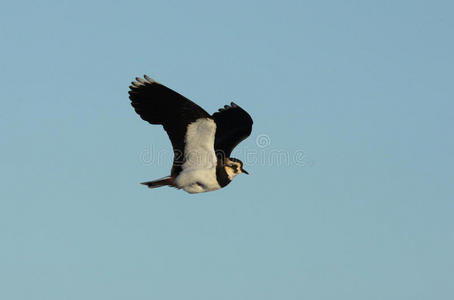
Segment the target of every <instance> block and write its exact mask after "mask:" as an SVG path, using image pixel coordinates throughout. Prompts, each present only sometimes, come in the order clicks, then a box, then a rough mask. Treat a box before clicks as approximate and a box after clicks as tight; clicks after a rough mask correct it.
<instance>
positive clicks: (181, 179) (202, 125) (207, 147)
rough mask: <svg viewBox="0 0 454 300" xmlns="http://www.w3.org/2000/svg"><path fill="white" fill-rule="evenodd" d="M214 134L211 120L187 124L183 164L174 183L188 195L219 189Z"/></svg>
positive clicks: (214, 124) (213, 124) (213, 125)
mask: <svg viewBox="0 0 454 300" xmlns="http://www.w3.org/2000/svg"><path fill="white" fill-rule="evenodd" d="M215 133H216V123H215V122H214V121H213V120H212V119H209V118H203V119H199V120H197V121H195V122H194V123H191V124H189V126H188V128H187V131H186V137H185V148H184V157H185V162H184V163H183V165H182V166H181V168H182V170H181V172H180V174H179V175H178V176H177V177H176V178H175V182H174V183H175V185H176V186H177V187H178V188H181V189H183V190H185V191H186V192H188V193H203V192H209V191H214V190H217V189H219V188H221V187H220V185H219V184H218V181H217V179H216V163H217V158H216V153H215V152H214V137H215Z"/></svg>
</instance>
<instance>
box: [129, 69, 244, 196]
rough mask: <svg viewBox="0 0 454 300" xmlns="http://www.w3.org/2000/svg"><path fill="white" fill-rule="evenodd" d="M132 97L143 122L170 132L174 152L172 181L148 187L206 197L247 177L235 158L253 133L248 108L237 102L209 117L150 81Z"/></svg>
mask: <svg viewBox="0 0 454 300" xmlns="http://www.w3.org/2000/svg"><path fill="white" fill-rule="evenodd" d="M129 94H130V99H131V104H132V106H133V107H134V109H135V110H136V112H137V113H138V114H139V115H140V117H141V118H142V119H144V120H146V121H148V122H149V123H151V124H161V125H163V126H164V129H165V130H166V131H167V134H168V136H169V138H170V140H171V142H172V146H173V150H174V162H173V166H172V170H171V174H170V176H167V177H164V178H161V179H158V180H154V181H150V182H144V183H143V184H145V185H147V186H148V187H150V188H154V187H159V186H165V185H168V186H173V187H176V188H179V189H183V190H185V191H186V192H188V193H203V192H209V191H214V190H217V189H220V188H222V187H224V186H226V185H227V184H229V183H230V182H231V181H232V180H233V178H234V177H235V176H236V175H238V174H239V173H246V174H247V172H246V171H245V170H244V169H243V163H242V162H241V161H240V160H238V159H234V158H230V157H229V156H230V154H231V152H232V150H233V148H235V146H236V145H237V144H238V143H240V142H241V141H242V140H243V139H245V138H246V137H248V136H249V135H250V133H251V130H252V119H251V117H250V116H249V114H248V113H247V112H246V111H244V110H243V109H242V108H240V107H239V106H237V105H236V104H234V103H233V102H232V103H231V105H230V106H228V105H226V106H224V108H222V109H220V110H219V112H216V113H214V114H213V115H209V114H208V113H207V112H206V111H204V110H203V109H202V108H201V107H200V106H198V105H197V104H195V103H194V102H192V101H190V100H189V99H186V98H185V97H183V96H181V95H180V94H178V93H176V92H175V91H173V90H171V89H169V88H167V87H165V86H164V85H162V84H159V83H157V82H156V81H154V80H152V79H151V78H149V77H148V76H145V80H143V79H141V78H136V81H135V82H132V85H131V86H130V91H129Z"/></svg>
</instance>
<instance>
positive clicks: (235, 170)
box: [224, 157, 249, 180]
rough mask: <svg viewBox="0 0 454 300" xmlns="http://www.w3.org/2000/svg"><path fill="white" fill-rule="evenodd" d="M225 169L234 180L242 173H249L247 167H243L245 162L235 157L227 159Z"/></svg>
mask: <svg viewBox="0 0 454 300" xmlns="http://www.w3.org/2000/svg"><path fill="white" fill-rule="evenodd" d="M224 170H225V172H226V173H227V176H229V179H230V180H233V178H234V177H235V176H236V175H238V174H240V173H244V174H248V175H249V173H248V172H247V171H246V170H245V169H243V162H242V161H241V160H239V159H236V158H233V157H230V158H226V159H225V161H224Z"/></svg>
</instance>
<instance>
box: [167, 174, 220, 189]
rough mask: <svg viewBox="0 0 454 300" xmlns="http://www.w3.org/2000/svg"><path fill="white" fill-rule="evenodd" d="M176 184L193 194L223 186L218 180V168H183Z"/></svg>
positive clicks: (176, 179)
mask: <svg viewBox="0 0 454 300" xmlns="http://www.w3.org/2000/svg"><path fill="white" fill-rule="evenodd" d="M175 185H176V186H177V187H178V188H180V189H183V190H185V191H186V192H188V193H191V194H193V193H204V192H209V191H214V190H217V189H220V188H221V186H220V185H219V183H218V181H217V180H216V169H198V170H183V171H182V172H181V173H180V174H179V175H178V176H177V178H175Z"/></svg>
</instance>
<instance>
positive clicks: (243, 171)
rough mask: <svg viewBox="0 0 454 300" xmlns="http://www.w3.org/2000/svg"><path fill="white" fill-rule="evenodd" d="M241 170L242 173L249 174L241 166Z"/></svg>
mask: <svg viewBox="0 0 454 300" xmlns="http://www.w3.org/2000/svg"><path fill="white" fill-rule="evenodd" d="M241 172H242V173H244V174H247V175H249V173H248V172H247V171H246V170H245V169H243V168H241Z"/></svg>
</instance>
